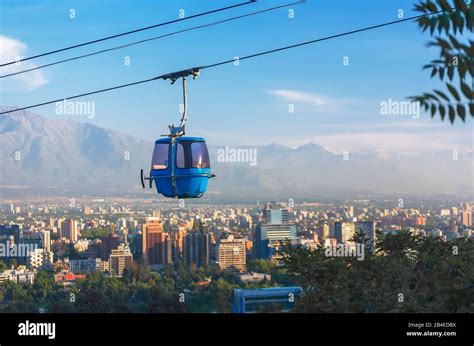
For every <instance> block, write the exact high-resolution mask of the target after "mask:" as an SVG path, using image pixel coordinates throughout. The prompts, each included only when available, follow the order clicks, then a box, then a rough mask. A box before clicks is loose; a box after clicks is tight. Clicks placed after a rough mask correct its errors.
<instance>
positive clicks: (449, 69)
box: [448, 66, 454, 80]
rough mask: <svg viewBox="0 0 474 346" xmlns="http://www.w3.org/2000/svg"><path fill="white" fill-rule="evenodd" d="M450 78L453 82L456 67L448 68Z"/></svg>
mask: <svg viewBox="0 0 474 346" xmlns="http://www.w3.org/2000/svg"><path fill="white" fill-rule="evenodd" d="M448 77H449V80H453V77H454V67H453V66H448Z"/></svg>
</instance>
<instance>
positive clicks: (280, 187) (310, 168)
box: [0, 106, 474, 201]
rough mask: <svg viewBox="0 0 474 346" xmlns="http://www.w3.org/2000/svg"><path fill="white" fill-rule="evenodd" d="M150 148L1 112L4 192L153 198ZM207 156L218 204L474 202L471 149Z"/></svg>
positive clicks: (310, 149) (309, 148)
mask: <svg viewBox="0 0 474 346" xmlns="http://www.w3.org/2000/svg"><path fill="white" fill-rule="evenodd" d="M10 109H11V108H10ZM0 110H1V111H5V110H7V108H6V107H1V106H0ZM234 149H235V150H237V149H240V150H241V152H242V153H244V152H245V150H255V151H253V153H255V152H256V155H257V156H256V161H255V162H253V163H255V164H253V163H252V162H229V158H230V161H233V160H232V157H231V156H229V152H232V150H234ZM152 150H153V142H152V141H147V140H144V139H140V138H136V137H133V136H130V135H127V134H123V133H121V132H118V131H115V130H112V129H105V128H100V127H97V126H95V125H93V124H90V123H82V122H78V121H74V120H57V119H50V118H46V117H42V116H40V115H38V114H35V113H32V112H29V111H16V112H13V113H8V114H6V115H0V194H2V195H4V196H18V195H28V194H36V195H37V194H45V195H70V196H73V195H76V194H81V195H101V196H107V195H110V196H146V195H152V194H153V193H154V192H153V191H150V190H143V189H142V188H141V184H140V179H139V173H140V169H141V168H145V171H146V172H147V171H148V168H149V165H150V158H151V154H152ZM242 150H243V151H242ZM224 152H226V153H227V156H226V155H223V153H224ZM209 153H210V156H211V162H212V168H213V173H215V174H216V175H217V177H216V178H214V179H213V180H211V181H210V183H209V188H208V193H207V194H206V195H205V196H206V198H207V199H208V200H211V201H212V200H216V201H217V200H219V201H222V200H225V201H242V200H249V201H251V200H258V199H261V200H269V199H287V198H294V199H314V200H316V199H319V198H355V197H368V196H374V197H376V196H392V197H393V198H395V197H398V196H400V197H402V196H413V197H423V198H424V197H435V196H453V197H454V196H455V197H472V195H473V185H474V184H473V177H474V174H473V172H474V153H473V151H464V152H459V153H458V156H457V160H455V159H453V152H452V150H446V151H442V152H433V153H429V154H426V153H416V152H414V153H401V152H396V151H389V150H378V149H371V150H363V151H356V152H350V153H344V152H335V151H332V150H329V149H327V148H325V147H323V146H321V145H318V144H314V143H308V144H306V145H303V146H300V147H297V148H290V147H287V146H283V145H279V144H268V145H257V146H251V145H243V146H239V147H235V146H226V145H225V144H224V145H209ZM247 153H248V152H247Z"/></svg>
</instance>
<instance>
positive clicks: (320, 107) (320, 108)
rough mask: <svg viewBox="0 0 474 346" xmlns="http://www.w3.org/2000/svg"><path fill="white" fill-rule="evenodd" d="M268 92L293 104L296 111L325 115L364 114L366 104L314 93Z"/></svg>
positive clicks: (358, 100)
mask: <svg viewBox="0 0 474 346" xmlns="http://www.w3.org/2000/svg"><path fill="white" fill-rule="evenodd" d="M268 92H269V93H270V94H272V95H274V96H276V97H278V98H279V99H280V100H283V101H285V102H290V103H293V104H294V106H295V113H296V112H298V111H304V112H313V113H314V112H316V113H326V114H348V113H350V114H365V112H364V108H365V109H367V103H366V102H365V101H364V100H361V99H356V98H348V97H333V96H328V95H323V94H318V93H314V92H307V91H299V90H288V89H274V90H268Z"/></svg>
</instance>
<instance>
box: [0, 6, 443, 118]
mask: <svg viewBox="0 0 474 346" xmlns="http://www.w3.org/2000/svg"><path fill="white" fill-rule="evenodd" d="M441 12H444V10H440V11H437V12H431V13H424V14H420V15H417V16H413V17H409V18H405V19H399V20H394V21H391V22H386V23H382V24H377V25H373V26H369V27H365V28H361V29H356V30H352V31H347V32H343V33H340V34H336V35H331V36H326V37H322V38H318V39H315V40H311V41H306V42H301V43H297V44H293V45H290V46H285V47H281V48H276V49H271V50H267V51H264V52H259V53H255V54H250V55H246V56H243V57H240V58H234V59H229V60H224V61H221V62H217V63H214V64H210V65H204V66H200V67H193V68H190V69H186V70H182V71H178V72H172V73H167V74H163V75H161V76H157V77H154V78H150V79H145V80H141V81H138V82H133V83H128V84H122V85H118V86H115V87H111V88H107V89H101V90H96V91H92V92H88V93H85V94H80V95H75V96H71V97H67V98H62V99H57V100H54V101H48V102H43V103H39V104H35V105H31V106H27V107H22V108H18V109H14V110H11V111H5V112H1V113H0V115H1V114H7V113H11V112H16V111H21V110H25V109H29V108H35V107H39V106H44V105H48V104H51V103H56V102H60V101H64V100H70V99H75V98H78V97H83V96H88V95H93V94H99V93H102V92H106V91H110V90H115V89H120V88H125V87H129V86H132V85H137V84H142V83H147V82H151V81H154V80H158V79H171V81H172V82H174V81H175V80H176V79H177V78H180V77H183V76H188V75H194V76H196V72H197V74H199V70H203V69H206V68H211V67H216V66H220V65H224V64H229V63H231V62H235V61H236V60H237V59H238V60H239V61H240V60H246V59H250V58H255V57H258V56H262V55H267V54H272V53H275V52H280V51H283V50H287V49H291V48H296V47H301V46H305V45H309V44H313V43H317V42H321V41H325V40H330V39H334V38H337V37H342V36H347V35H352V34H355V33H359V32H363V31H368V30H372V29H378V28H381V27H384V26H388V25H393V24H398V23H402V22H406V21H409V20H414V19H418V18H421V17H426V16H430V15H433V14H438V13H441Z"/></svg>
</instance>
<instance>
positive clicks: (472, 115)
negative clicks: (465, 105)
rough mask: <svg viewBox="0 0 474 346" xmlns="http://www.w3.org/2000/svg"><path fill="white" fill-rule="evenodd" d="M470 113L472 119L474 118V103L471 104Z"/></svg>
mask: <svg viewBox="0 0 474 346" xmlns="http://www.w3.org/2000/svg"><path fill="white" fill-rule="evenodd" d="M469 113H471V117H473V118H474V103H470V104H469Z"/></svg>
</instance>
